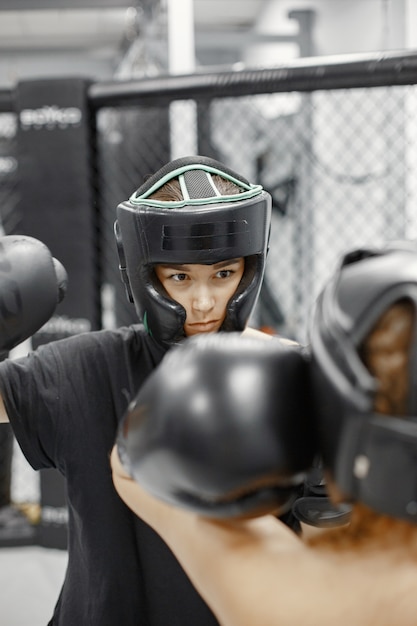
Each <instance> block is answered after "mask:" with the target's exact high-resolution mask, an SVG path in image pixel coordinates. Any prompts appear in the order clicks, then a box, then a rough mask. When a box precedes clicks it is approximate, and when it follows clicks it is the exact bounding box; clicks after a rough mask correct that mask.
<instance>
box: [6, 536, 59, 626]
mask: <svg viewBox="0 0 417 626" xmlns="http://www.w3.org/2000/svg"><path fill="white" fill-rule="evenodd" d="M66 565H67V553H66V552H65V551H64V550H53V549H49V548H42V547H38V546H29V547H19V548H0V598H1V601H0V624H1V626H46V625H47V623H48V621H49V620H50V618H51V616H52V612H53V608H54V606H55V603H56V600H57V598H58V594H59V591H60V588H61V585H62V582H63V579H64V574H65V568H66Z"/></svg>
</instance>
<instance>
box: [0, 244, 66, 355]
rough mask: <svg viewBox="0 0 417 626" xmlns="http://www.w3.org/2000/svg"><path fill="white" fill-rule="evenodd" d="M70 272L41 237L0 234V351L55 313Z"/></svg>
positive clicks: (23, 337)
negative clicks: (39, 238)
mask: <svg viewBox="0 0 417 626" xmlns="http://www.w3.org/2000/svg"><path fill="white" fill-rule="evenodd" d="M66 285H67V274H66V271H65V269H64V267H63V266H62V265H61V263H60V262H59V261H58V260H57V259H55V258H53V257H52V255H51V253H50V251H49V249H48V248H47V247H46V246H45V244H43V243H42V242H41V241H39V240H38V239H34V238H33V237H27V236H23V235H8V236H5V237H0V351H3V350H6V351H7V350H11V349H12V348H13V347H14V346H16V345H18V344H19V343H21V342H22V341H24V340H25V339H27V338H28V337H30V336H32V335H33V334H34V333H35V332H36V331H37V330H39V328H41V326H43V324H45V322H47V321H48V320H49V318H50V317H51V316H52V314H53V312H54V310H55V308H56V306H57V304H58V302H60V301H61V300H62V299H63V297H64V295H65V291H66Z"/></svg>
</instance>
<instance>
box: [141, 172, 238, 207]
mask: <svg viewBox="0 0 417 626" xmlns="http://www.w3.org/2000/svg"><path fill="white" fill-rule="evenodd" d="M212 179H213V182H214V184H215V185H216V187H217V189H218V190H219V192H220V193H221V194H222V195H223V196H231V195H233V194H236V193H242V192H243V191H244V189H242V187H238V185H235V183H232V181H231V180H227V179H226V178H222V177H221V176H219V175H218V174H214V175H213V176H212ZM149 199H150V200H160V201H161V202H177V201H180V200H183V195H182V191H181V187H180V183H179V181H178V179H177V178H174V179H173V180H170V181H169V182H167V183H165V185H163V186H162V187H161V188H160V189H158V190H157V191H155V193H153V194H152V195H150V196H149Z"/></svg>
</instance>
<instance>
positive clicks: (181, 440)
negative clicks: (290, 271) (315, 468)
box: [118, 333, 316, 518]
mask: <svg viewBox="0 0 417 626" xmlns="http://www.w3.org/2000/svg"><path fill="white" fill-rule="evenodd" d="M311 410H312V408H311V403H310V393H309V386H308V376H307V363H306V360H305V358H304V356H303V354H302V353H301V351H300V350H299V349H298V347H296V346H289V345H288V344H284V343H282V342H281V341H279V340H278V339H271V340H266V339H255V338H246V337H242V336H241V335H240V334H237V333H230V334H224V333H219V334H214V335H199V336H196V337H193V338H192V339H189V340H186V341H185V342H184V344H182V345H180V346H178V347H174V348H172V349H171V351H170V352H169V353H167V355H166V356H165V358H164V360H163V361H162V363H161V364H160V366H159V367H158V368H157V369H156V370H154V372H153V373H152V374H151V375H150V376H149V378H148V379H147V380H146V382H145V384H144V385H143V387H142V388H141V390H140V392H139V394H138V396H137V397H136V399H135V400H134V402H132V403H131V405H130V407H129V410H128V413H127V415H126V417H125V420H124V423H123V424H122V427H121V429H120V432H119V437H118V449H119V456H120V458H121V460H122V463H123V465H124V466H125V468H126V470H127V471H128V472H129V473H130V474H131V476H132V477H133V478H134V479H135V480H137V482H139V483H140V484H141V485H142V486H143V487H144V488H146V489H148V490H149V491H150V492H151V493H153V494H154V495H155V496H157V497H159V498H160V499H162V500H165V501H167V502H170V503H172V504H174V505H178V506H182V507H186V508H189V509H192V510H194V511H197V512H199V513H200V514H203V515H206V516H212V517H219V518H221V517H230V518H232V517H242V516H243V517H248V516H256V515H261V514H264V513H266V512H270V511H276V512H279V513H283V512H285V511H286V510H288V508H289V507H290V505H291V504H292V502H293V500H294V498H295V495H296V487H297V486H299V485H300V484H301V483H302V481H303V480H304V477H305V472H306V470H308V469H309V468H310V466H311V463H312V460H313V457H314V454H315V452H316V450H315V438H314V433H313V431H312V420H311V415H310V413H311Z"/></svg>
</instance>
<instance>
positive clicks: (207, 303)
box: [193, 287, 214, 311]
mask: <svg viewBox="0 0 417 626" xmlns="http://www.w3.org/2000/svg"><path fill="white" fill-rule="evenodd" d="M213 307H214V298H213V296H212V295H211V293H210V290H209V289H207V288H205V287H201V288H199V289H196V291H195V293H194V296H193V308H194V309H195V310H196V311H210V310H211V309H212V308H213Z"/></svg>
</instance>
